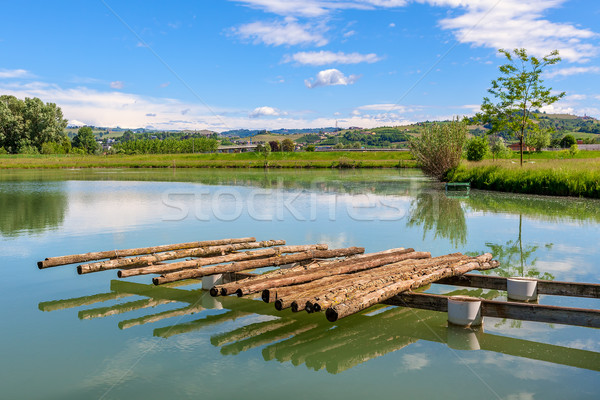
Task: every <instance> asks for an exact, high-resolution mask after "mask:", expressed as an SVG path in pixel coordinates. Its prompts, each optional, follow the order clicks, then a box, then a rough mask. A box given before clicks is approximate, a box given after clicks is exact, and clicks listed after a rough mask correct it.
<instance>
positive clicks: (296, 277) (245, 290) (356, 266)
mask: <svg viewBox="0 0 600 400" xmlns="http://www.w3.org/2000/svg"><path fill="white" fill-rule="evenodd" d="M429 257H431V255H430V254H429V253H427V252H411V253H406V254H400V255H389V256H384V257H379V258H377V259H373V260H367V261H362V262H357V263H352V264H349V265H343V266H339V267H336V266H329V267H326V268H318V269H311V270H309V271H306V272H300V273H296V274H290V275H289V276H288V275H284V276H283V277H280V278H274V279H269V280H267V281H262V282H257V283H252V281H249V282H247V283H244V284H240V285H239V286H238V288H237V290H236V293H237V295H238V296H243V295H246V294H250V293H256V292H260V291H263V290H265V289H271V288H275V287H281V286H289V285H297V284H300V283H306V282H311V281H315V280H317V279H321V278H325V277H328V276H334V275H339V274H347V273H352V272H358V271H364V270H366V269H370V268H375V267H378V266H381V265H384V264H388V263H391V262H397V261H401V260H406V259H420V258H429ZM241 282H243V281H241ZM211 294H212V292H211Z"/></svg>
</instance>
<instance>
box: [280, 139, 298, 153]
mask: <svg viewBox="0 0 600 400" xmlns="http://www.w3.org/2000/svg"><path fill="white" fill-rule="evenodd" d="M295 148H296V144H295V143H294V141H293V140H292V139H290V138H285V139H283V141H282V142H281V150H282V151H286V152H292V151H294V149H295Z"/></svg>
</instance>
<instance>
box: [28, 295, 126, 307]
mask: <svg viewBox="0 0 600 400" xmlns="http://www.w3.org/2000/svg"><path fill="white" fill-rule="evenodd" d="M128 296H131V294H129V293H118V292H111V293H99V294H94V295H91V296H84V297H77V298H74V299H65V300H53V301H44V302H42V303H40V304H39V305H38V308H39V309H40V310H41V311H55V310H63V309H65V308H75V307H81V306H89V305H90V304H95V303H102V302H105V301H109V300H116V299H120V298H121V297H128Z"/></svg>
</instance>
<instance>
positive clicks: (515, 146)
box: [508, 143, 535, 151]
mask: <svg viewBox="0 0 600 400" xmlns="http://www.w3.org/2000/svg"><path fill="white" fill-rule="evenodd" d="M508 148H509V149H511V150H513V151H521V145H520V143H513V144H509V145H508ZM523 151H535V147H529V146H526V145H523Z"/></svg>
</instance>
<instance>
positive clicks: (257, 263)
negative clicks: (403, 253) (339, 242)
mask: <svg viewBox="0 0 600 400" xmlns="http://www.w3.org/2000/svg"><path fill="white" fill-rule="evenodd" d="M361 251H364V249H363V248H362V247H350V248H347V249H335V250H309V251H303V252H301V253H294V254H289V255H285V256H275V257H269V258H262V259H259V260H249V261H241V262H237V263H232V264H226V265H218V266H215V267H206V268H197V269H191V270H184V271H179V272H173V273H170V274H164V275H162V276H159V277H157V278H154V279H152V282H153V283H154V284H155V285H162V284H164V283H168V282H174V281H179V280H182V279H193V278H199V277H202V276H208V275H214V274H220V273H225V272H237V271H245V270H248V269H256V268H263V267H273V266H278V265H285V264H289V263H293V262H298V261H304V260H311V259H314V258H330V257H343V256H345V255H348V254H356V253H358V252H361ZM211 294H212V289H211Z"/></svg>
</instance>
